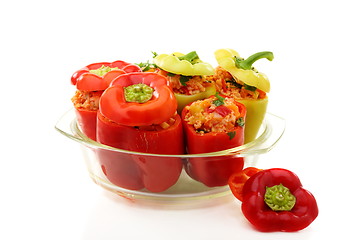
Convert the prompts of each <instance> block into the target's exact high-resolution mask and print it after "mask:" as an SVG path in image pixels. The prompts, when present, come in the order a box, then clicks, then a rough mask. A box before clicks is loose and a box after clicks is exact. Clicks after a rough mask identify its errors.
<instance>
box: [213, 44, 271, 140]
mask: <svg viewBox="0 0 360 240" xmlns="http://www.w3.org/2000/svg"><path fill="white" fill-rule="evenodd" d="M215 58H216V60H217V62H218V64H219V67H218V68H216V70H215V74H214V76H213V78H214V81H215V83H216V87H217V91H219V92H220V93H221V94H224V95H228V96H231V97H233V98H235V99H236V100H237V101H239V102H241V103H242V104H244V105H245V106H246V109H247V115H246V120H245V122H246V124H245V143H248V142H250V141H253V140H254V139H255V138H256V136H257V133H258V131H259V129H260V126H261V123H262V122H263V120H264V117H265V113H266V109H267V104H268V97H267V95H266V93H268V92H269V91H270V82H269V79H268V78H267V76H266V75H265V74H263V73H260V72H258V71H257V70H256V69H255V68H254V67H253V66H252V64H253V63H254V62H255V61H257V60H259V59H262V58H266V59H268V60H269V61H272V60H273V58H274V55H273V53H272V52H259V53H255V54H253V55H251V56H250V57H248V58H247V59H243V58H241V57H240V56H239V54H238V53H237V52H236V51H235V50H232V49H219V50H217V51H216V52H215Z"/></svg>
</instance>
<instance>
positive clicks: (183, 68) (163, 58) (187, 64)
mask: <svg viewBox="0 0 360 240" xmlns="http://www.w3.org/2000/svg"><path fill="white" fill-rule="evenodd" d="M191 53H195V54H196V52H191ZM189 54H190V53H189ZM187 55H188V54H187ZM183 56H186V55H184V54H182V53H173V54H160V55H157V56H156V57H155V58H154V64H156V65H157V66H158V67H159V68H161V69H163V70H165V71H167V72H170V73H174V74H180V75H183V76H196V75H212V74H214V68H213V67H212V66H211V65H210V64H209V63H205V62H202V61H200V60H199V59H198V58H197V59H194V61H189V60H186V59H181V57H183ZM196 56H197V55H196Z"/></svg>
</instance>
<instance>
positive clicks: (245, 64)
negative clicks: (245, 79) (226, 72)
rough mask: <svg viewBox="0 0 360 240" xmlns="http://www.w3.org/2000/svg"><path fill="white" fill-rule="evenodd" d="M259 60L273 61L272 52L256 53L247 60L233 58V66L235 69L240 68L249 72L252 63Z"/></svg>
mask: <svg viewBox="0 0 360 240" xmlns="http://www.w3.org/2000/svg"><path fill="white" fill-rule="evenodd" d="M261 58H266V59H267V60H269V61H272V60H273V59H274V55H273V53H272V52H258V53H255V54H253V55H251V56H250V57H248V58H247V59H241V58H237V57H235V65H236V67H237V68H241V69H244V70H251V69H252V65H253V64H254V62H256V61H257V60H259V59H261Z"/></svg>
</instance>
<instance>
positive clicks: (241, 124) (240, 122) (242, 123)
mask: <svg viewBox="0 0 360 240" xmlns="http://www.w3.org/2000/svg"><path fill="white" fill-rule="evenodd" d="M236 123H237V125H239V126H240V127H243V126H244V125H245V120H244V118H243V117H240V118H239V119H238V120H236Z"/></svg>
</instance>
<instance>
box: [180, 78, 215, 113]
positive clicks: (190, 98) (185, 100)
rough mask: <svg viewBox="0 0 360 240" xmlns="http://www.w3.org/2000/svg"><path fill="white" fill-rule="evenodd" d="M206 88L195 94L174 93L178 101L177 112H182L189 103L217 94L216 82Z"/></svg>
mask: <svg viewBox="0 0 360 240" xmlns="http://www.w3.org/2000/svg"><path fill="white" fill-rule="evenodd" d="M205 89H206V90H205V91H204V92H200V93H196V94H193V95H185V94H179V93H174V95H175V98H176V100H177V102H178V108H177V112H178V113H179V114H180V113H181V111H182V110H183V108H184V107H185V106H186V105H188V104H189V103H192V102H195V101H196V100H201V99H205V98H208V97H210V96H212V95H215V94H216V87H215V85H214V84H212V85H210V86H208V87H206V88H205Z"/></svg>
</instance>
